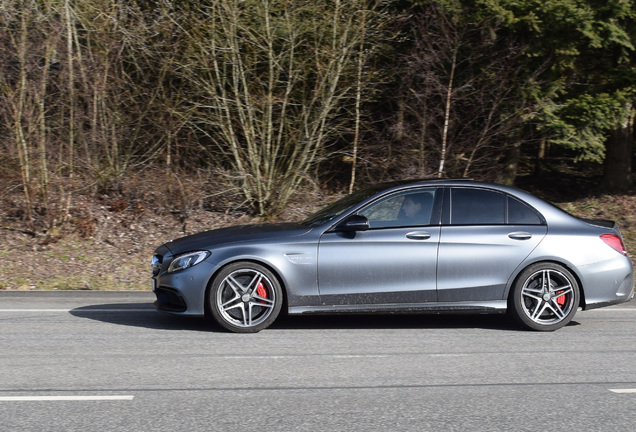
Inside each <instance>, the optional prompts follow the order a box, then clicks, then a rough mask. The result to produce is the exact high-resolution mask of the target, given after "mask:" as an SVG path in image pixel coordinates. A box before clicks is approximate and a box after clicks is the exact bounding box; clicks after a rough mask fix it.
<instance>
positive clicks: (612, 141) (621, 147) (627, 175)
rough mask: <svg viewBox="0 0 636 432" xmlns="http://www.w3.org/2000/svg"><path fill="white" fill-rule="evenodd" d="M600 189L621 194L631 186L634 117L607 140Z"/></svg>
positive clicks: (613, 132)
mask: <svg viewBox="0 0 636 432" xmlns="http://www.w3.org/2000/svg"><path fill="white" fill-rule="evenodd" d="M605 146H606V154H605V166H604V174H603V182H602V187H603V189H604V190H605V191H607V192H622V191H625V190H628V189H629V188H630V187H631V186H632V153H633V146H634V116H630V118H629V119H628V120H627V121H625V122H624V123H623V124H622V125H621V127H620V128H619V129H615V130H614V131H612V132H611V134H610V136H609V137H608V138H607V142H606V143H605Z"/></svg>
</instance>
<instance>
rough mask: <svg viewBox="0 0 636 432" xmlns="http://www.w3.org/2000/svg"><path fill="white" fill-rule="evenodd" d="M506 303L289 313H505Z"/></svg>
mask: <svg viewBox="0 0 636 432" xmlns="http://www.w3.org/2000/svg"><path fill="white" fill-rule="evenodd" d="M507 307H508V304H507V302H506V301H505V300H496V301H487V302H454V303H408V304H403V303H392V304H366V305H319V306H293V307H290V308H289V314H290V315H303V314H339V313H378V312H380V313H404V314H411V313H412V314H415V313H432V314H435V313H505V312H506V309H507Z"/></svg>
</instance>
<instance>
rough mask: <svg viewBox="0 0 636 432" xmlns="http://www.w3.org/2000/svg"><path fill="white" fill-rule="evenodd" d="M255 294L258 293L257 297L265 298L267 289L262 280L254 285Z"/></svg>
mask: <svg viewBox="0 0 636 432" xmlns="http://www.w3.org/2000/svg"><path fill="white" fill-rule="evenodd" d="M256 294H258V296H259V297H262V298H267V290H266V289H265V285H263V282H259V283H258V286H257V287H256Z"/></svg>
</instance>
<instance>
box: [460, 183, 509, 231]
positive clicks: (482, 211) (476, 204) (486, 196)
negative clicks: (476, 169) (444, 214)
mask: <svg viewBox="0 0 636 432" xmlns="http://www.w3.org/2000/svg"><path fill="white" fill-rule="evenodd" d="M505 218H506V197H505V195H504V194H502V193H499V192H494V191H489V190H485V189H462V188H454V189H452V191H451V221H450V222H451V224H452V225H502V224H504V223H505Z"/></svg>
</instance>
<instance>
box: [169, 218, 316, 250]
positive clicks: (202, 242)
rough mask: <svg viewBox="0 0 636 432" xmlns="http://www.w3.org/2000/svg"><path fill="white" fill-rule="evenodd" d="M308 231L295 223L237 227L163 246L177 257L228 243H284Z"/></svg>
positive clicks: (181, 239) (203, 233) (196, 235)
mask: <svg viewBox="0 0 636 432" xmlns="http://www.w3.org/2000/svg"><path fill="white" fill-rule="evenodd" d="M309 231H311V228H308V227H306V226H303V225H300V224H295V223H276V224H260V225H239V226H233V227H228V228H219V229H214V230H210V231H204V232H200V233H197V234H193V235H189V236H186V237H181V238H178V239H175V240H171V241H169V242H166V243H165V244H164V246H165V247H167V248H168V249H170V251H171V252H172V253H173V255H178V254H180V253H184V252H188V251H195V250H209V249H211V248H212V247H214V246H217V245H222V244H229V243H239V242H245V241H254V240H256V241H259V240H271V239H280V240H281V241H284V240H285V239H288V238H291V237H298V236H300V235H303V234H305V233H307V232H309Z"/></svg>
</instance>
